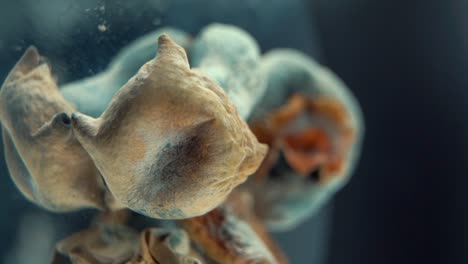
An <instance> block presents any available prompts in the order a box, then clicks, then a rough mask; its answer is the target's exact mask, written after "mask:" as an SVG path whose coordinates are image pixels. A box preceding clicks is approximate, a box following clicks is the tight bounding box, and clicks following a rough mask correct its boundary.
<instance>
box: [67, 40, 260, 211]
mask: <svg viewBox="0 0 468 264" xmlns="http://www.w3.org/2000/svg"><path fill="white" fill-rule="evenodd" d="M72 126H73V130H74V132H75V134H76V135H77V138H78V140H79V141H80V142H81V143H82V145H83V147H84V148H85V149H86V150H87V151H88V153H89V154H90V155H91V157H92V159H93V160H94V162H95V164H96V166H97V167H98V169H99V171H100V172H101V173H102V175H103V177H104V179H105V181H106V184H107V186H108V188H109V189H110V191H111V192H112V194H113V195H114V197H115V198H116V199H117V200H118V201H119V202H120V203H122V204H123V205H125V206H127V207H128V208H130V209H132V210H134V211H137V212H139V213H142V214H145V215H147V216H150V217H154V218H166V219H180V218H187V217H191V216H196V215H201V214H203V213H206V212H207V211H209V210H211V209H213V208H214V207H216V206H218V205H219V204H220V203H222V202H223V200H224V199H225V198H226V196H227V195H228V194H229V193H230V192H231V190H232V189H233V188H234V187H235V186H237V185H239V184H240V183H242V182H244V181H245V179H246V177H247V176H248V175H250V174H252V173H254V172H255V170H256V169H257V167H258V166H259V165H260V163H261V161H262V159H263V157H264V155H265V153H266V151H267V148H266V146H265V145H263V144H259V143H258V141H257V139H256V138H255V136H254V135H253V134H252V132H251V131H250V129H249V128H248V126H247V125H246V123H245V122H244V121H242V120H241V119H240V117H239V115H238V114H237V111H236V109H235V107H234V106H233V105H232V104H231V103H230V102H229V99H228V98H227V96H226V95H225V93H224V92H223V90H222V89H221V88H219V87H218V86H217V85H216V84H215V83H214V82H213V81H212V80H210V79H209V78H208V77H206V76H204V75H203V74H201V73H199V72H198V71H194V70H191V69H190V67H189V64H188V60H187V56H186V54H185V51H184V50H183V49H182V48H181V47H180V46H178V45H177V44H176V43H174V42H173V41H172V40H171V39H170V38H169V37H167V36H166V35H163V36H161V37H160V38H159V43H158V55H157V57H156V58H155V59H154V60H151V61H149V62H148V63H146V64H145V65H144V66H143V67H142V68H141V69H140V71H139V72H138V73H137V75H136V76H134V77H133V78H132V79H131V80H130V81H129V82H128V83H127V84H126V85H125V86H124V87H123V88H122V89H120V91H119V92H118V93H117V94H116V95H115V97H114V98H113V100H112V102H111V103H110V105H109V107H108V108H107V109H106V110H105V112H104V113H103V114H102V115H101V116H100V117H99V118H98V119H93V118H91V117H88V116H86V115H83V114H78V113H75V114H73V116H72Z"/></svg>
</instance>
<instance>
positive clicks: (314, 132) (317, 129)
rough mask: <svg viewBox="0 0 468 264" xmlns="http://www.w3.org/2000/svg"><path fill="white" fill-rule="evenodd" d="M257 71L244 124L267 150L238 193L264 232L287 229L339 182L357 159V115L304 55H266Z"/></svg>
mask: <svg viewBox="0 0 468 264" xmlns="http://www.w3.org/2000/svg"><path fill="white" fill-rule="evenodd" d="M262 71H263V73H264V75H265V76H266V82H267V89H266V92H265V95H264V97H263V98H262V99H261V100H260V101H259V103H258V104H257V106H256V107H255V108H254V111H253V112H252V113H253V114H252V116H251V117H250V121H249V123H250V126H251V129H252V131H253V132H254V134H255V135H256V136H257V138H258V139H259V141H260V142H262V143H265V144H268V145H269V151H268V153H267V156H266V158H265V159H264V161H263V163H262V165H261V166H260V168H259V169H258V171H257V172H256V173H255V176H254V177H252V178H251V179H250V181H249V182H248V184H246V185H245V187H247V188H248V189H249V190H251V191H252V193H253V194H254V196H255V208H256V212H257V215H258V216H259V217H260V218H261V219H263V220H264V221H265V222H266V223H267V225H268V226H269V228H271V229H273V230H287V229H290V228H292V227H294V226H296V225H298V224H299V223H301V222H302V221H303V220H304V219H305V218H306V217H307V216H309V215H311V214H312V213H313V212H315V211H316V210H317V209H318V208H320V206H321V205H322V204H323V203H324V202H326V201H327V200H328V198H329V197H330V196H331V195H332V194H333V193H334V192H336V190H337V189H339V188H340V187H341V186H342V185H343V184H344V183H345V182H346V180H347V178H348V176H349V175H350V173H351V171H352V169H353V166H354V163H355V161H356V158H357V154H358V153H359V148H360V142H361V137H362V131H363V126H362V116H361V112H360V110H359V106H358V104H357V102H356V101H355V100H354V98H353V96H352V95H351V94H350V93H349V91H348V89H347V88H346V86H344V84H343V83H342V82H341V81H340V80H339V79H338V78H337V77H336V76H334V75H333V74H332V73H331V72H330V71H328V70H327V69H325V68H323V67H322V66H320V65H318V64H316V63H315V62H313V61H312V60H311V59H309V58H308V57H307V56H306V55H304V54H301V53H299V52H295V51H291V50H276V51H272V52H270V53H268V54H266V55H265V56H264V59H263V61H262Z"/></svg>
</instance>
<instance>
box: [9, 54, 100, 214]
mask: <svg viewBox="0 0 468 264" xmlns="http://www.w3.org/2000/svg"><path fill="white" fill-rule="evenodd" d="M73 111H75V109H74V108H73V107H72V106H71V105H70V104H69V103H68V102H66V101H65V99H64V98H63V97H62V95H61V94H60V91H59V89H58V88H57V85H56V83H55V80H54V78H53V77H52V75H51V71H50V68H49V66H48V65H47V63H45V60H44V58H42V57H41V56H40V55H39V53H38V52H37V50H36V48H34V47H30V48H29V49H28V50H27V51H26V52H25V54H24V55H23V57H22V58H21V59H20V60H19V61H18V63H17V64H16V65H15V67H14V68H13V69H12V70H11V72H10V74H9V75H8V77H7V78H6V80H5V82H4V84H3V86H2V89H1V91H0V121H1V123H2V126H3V129H2V132H3V133H2V134H3V141H4V145H5V157H6V161H7V165H8V169H9V171H10V175H11V177H12V179H13V181H14V182H15V184H16V186H18V189H19V190H20V191H21V192H22V193H23V194H24V196H25V197H27V198H28V199H29V200H31V201H32V202H34V203H36V204H38V205H40V206H42V207H44V208H47V209H48V210H51V211H71V210H76V209H80V208H84V207H94V208H103V207H104V201H103V190H102V189H101V184H100V181H101V180H100V178H99V177H98V171H97V169H96V167H95V166H94V163H93V162H92V160H91V159H90V157H89V155H88V154H87V152H86V151H85V150H84V149H83V148H82V146H81V145H80V143H79V142H78V141H77V140H76V138H75V137H74V135H73V132H72V128H71V120H70V118H69V115H70V114H71V113H72V112H73Z"/></svg>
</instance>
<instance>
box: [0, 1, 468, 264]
mask: <svg viewBox="0 0 468 264" xmlns="http://www.w3.org/2000/svg"><path fill="white" fill-rule="evenodd" d="M128 2H130V1H113V2H112V5H111V4H110V2H106V1H95V0H83V1H80V2H79V3H78V1H58V0H51V1H44V0H42V1H32V0H29V1H27V0H17V1H1V2H0V62H1V63H0V79H1V80H3V79H4V78H5V76H6V74H7V73H8V70H9V69H10V68H11V67H12V66H13V64H14V63H15V61H16V60H17V59H18V58H19V56H20V55H21V54H22V52H23V51H24V49H25V48H26V47H27V46H28V45H30V44H34V45H36V46H37V47H38V48H39V50H40V51H41V52H42V53H43V54H44V55H46V56H47V57H48V58H49V59H50V61H51V64H52V65H53V69H54V72H55V73H56V74H57V76H58V77H59V81H60V82H61V83H63V82H67V81H70V80H74V79H78V78H82V77H85V76H89V75H92V74H94V73H96V72H99V71H101V70H102V69H104V68H105V67H106V65H107V63H108V62H109V60H110V58H112V56H113V55H115V54H116V52H118V50H119V49H120V48H121V47H122V46H124V45H125V44H127V43H128V42H129V41H131V40H133V39H135V38H136V37H138V36H141V35H143V34H144V33H147V32H150V31H152V30H154V29H156V28H158V27H159V26H163V25H172V26H176V27H179V28H181V29H183V30H186V31H188V32H191V33H193V34H196V33H197V32H198V31H199V30H200V28H202V27H203V26H204V25H206V24H209V23H211V22H223V23H233V24H235V25H238V26H240V27H242V28H244V29H246V30H247V31H249V32H250V33H251V34H252V35H253V36H254V37H255V38H256V39H257V40H258V42H259V43H260V45H261V48H262V50H263V51H266V50H269V49H271V48H274V47H291V48H295V49H299V50H302V51H304V52H306V53H308V54H309V55H311V56H313V57H314V58H316V59H318V60H319V61H320V62H321V63H323V64H325V65H327V66H328V67H329V68H331V69H332V70H333V71H334V72H336V73H337V74H338V76H340V77H341V78H342V79H343V80H344V81H345V82H346V83H347V84H348V86H349V87H350V88H351V90H352V91H353V92H354V94H355V95H356V97H357V98H358V100H359V102H360V103H361V106H362V108H363V112H364V116H365V120H366V135H365V141H364V148H363V154H362V158H361V161H360V163H359V166H358V168H357V170H356V172H355V174H354V176H353V178H352V180H351V181H350V183H349V184H348V185H347V186H346V187H345V188H344V189H343V190H341V191H340V192H339V193H338V194H337V195H336V197H335V199H334V201H333V202H331V203H330V204H329V205H328V206H327V208H325V210H323V211H322V212H320V213H319V215H318V216H316V217H314V218H313V219H311V220H310V221H309V222H307V223H305V224H304V225H302V226H300V227H299V228H298V229H296V230H294V231H292V232H290V233H287V234H280V235H278V238H279V240H280V243H281V244H282V245H283V247H284V248H285V249H286V251H287V252H288V254H289V255H290V257H291V259H292V263H314V264H315V263H330V264H348V263H360V264H364V263H369V264H375V263H380V264H385V263H391V264H395V263H399V264H400V263H411V264H414V263H426V264H429V263H441V264H443V263H451V264H452V263H460V264H462V263H468V252H467V253H465V249H466V245H468V241H467V239H468V232H467V230H466V228H465V223H466V222H467V221H468V219H467V218H468V217H467V213H466V212H468V210H467V209H468V208H467V206H466V202H465V200H467V198H468V197H467V196H468V180H467V177H466V175H465V174H466V173H467V172H468V166H467V163H468V160H467V158H466V157H465V156H466V153H467V147H468V146H467V145H468V144H467V143H468V117H467V112H468V106H467V102H468V91H466V88H467V87H468V68H467V66H468V49H467V48H468V39H467V37H468V34H467V33H468V20H467V19H468V16H467V14H468V1H460V0H459V1H455V0H425V1H424V0H420V1H416V0H406V1H404V0H379V1H375V0H316V1H301V0H291V1H281V0H272V1H260V0H257V1H254V0H242V1H229V2H228V1H208V0H199V1H196V0H194V1H188V0H186V1H183V0H174V1H157V0H153V1H134V2H132V4H130V3H128ZM135 3H137V4H135ZM101 6H104V7H105V9H104V11H103V10H102V9H100V8H99V7H101ZM103 23H104V24H106V25H107V26H108V30H107V31H106V32H99V31H98V30H97V25H98V24H103ZM1 155H3V154H0V159H1V161H2V162H3V160H4V159H3V156H1ZM1 166H2V167H3V169H2V170H1V172H0V173H1V177H0V191H1V194H2V198H3V202H2V203H1V204H0V206H1V208H0V209H1V210H0V217H1V218H0V221H1V223H2V225H1V226H0V232H1V234H2V239H1V240H0V255H8V254H12V253H11V251H12V250H13V249H12V247H14V246H13V245H15V244H18V238H17V237H18V226H19V225H21V223H23V222H24V221H21V220H20V219H21V217H22V216H23V215H24V214H25V212H28V213H30V212H31V211H32V212H33V214H36V215H37V214H41V213H42V211H40V210H39V209H37V208H35V207H34V206H31V205H30V204H29V203H28V202H26V201H24V199H23V198H22V196H21V195H20V194H19V192H18V191H17V190H16V189H15V188H14V186H13V184H12V182H11V180H10V179H9V177H8V174H7V172H6V171H5V169H4V167H5V165H4V164H3V163H2V164H1ZM42 214H44V213H42ZM89 216H90V213H87V212H85V213H79V214H65V215H56V214H51V215H47V216H44V215H42V216H41V217H46V218H47V219H48V220H50V221H52V222H54V223H58V224H57V226H58V225H59V224H60V223H74V224H73V226H74V227H75V228H77V227H80V226H84V225H85V223H86V221H88V218H89ZM34 219H36V218H34ZM32 222H33V223H34V220H33V221H32ZM27 223H29V222H26V225H27ZM23 225H24V223H23ZM67 233H68V229H66V228H62V229H60V231H56V234H55V236H56V237H58V238H61V237H63V236H64V235H66V234H67ZM328 233H329V236H327V234H328ZM41 239H42V238H41V236H40V235H39V241H41ZM326 248H328V250H327V251H325V249H326ZM8 252H10V253H8ZM8 260H10V261H11V258H9V259H8V258H7V259H6V260H4V261H5V262H6V263H9V262H8Z"/></svg>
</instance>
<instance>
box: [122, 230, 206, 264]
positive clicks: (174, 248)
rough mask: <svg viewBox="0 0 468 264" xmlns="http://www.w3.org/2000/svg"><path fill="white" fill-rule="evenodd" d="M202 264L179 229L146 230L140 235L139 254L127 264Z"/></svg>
mask: <svg viewBox="0 0 468 264" xmlns="http://www.w3.org/2000/svg"><path fill="white" fill-rule="evenodd" d="M165 263H171V264H202V263H203V262H202V261H201V260H200V256H197V253H196V252H194V251H193V250H192V249H191V248H190V240H189V238H188V236H187V234H186V233H185V232H184V231H183V230H181V229H170V230H168V229H161V228H148V229H145V230H143V231H142V232H141V235H140V253H139V255H138V256H137V257H135V258H134V259H133V260H132V261H130V262H129V264H165Z"/></svg>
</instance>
